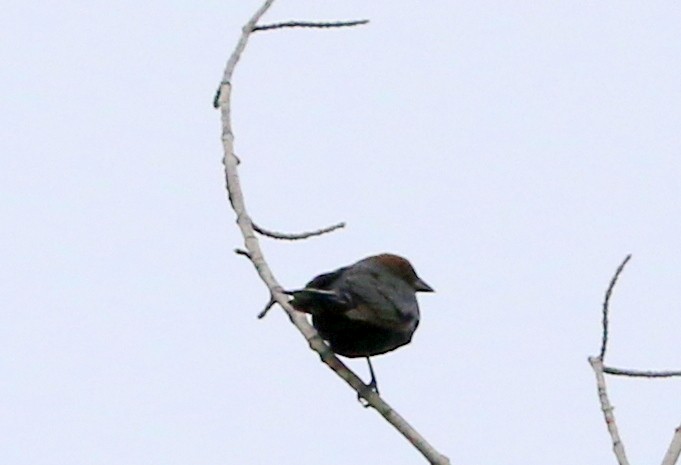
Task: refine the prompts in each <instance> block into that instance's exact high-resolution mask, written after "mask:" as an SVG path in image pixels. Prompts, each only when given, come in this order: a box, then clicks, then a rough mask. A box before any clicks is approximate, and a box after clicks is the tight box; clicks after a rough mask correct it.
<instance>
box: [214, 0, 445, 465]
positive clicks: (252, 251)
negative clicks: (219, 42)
mask: <svg viewBox="0 0 681 465" xmlns="http://www.w3.org/2000/svg"><path fill="white" fill-rule="evenodd" d="M273 1H274V0H267V1H265V3H263V5H262V6H261V7H260V8H259V9H258V11H256V13H255V14H254V15H253V17H252V18H251V19H250V20H249V21H248V23H246V25H245V26H244V27H243V30H242V34H241V38H240V39H239V42H238V43H237V46H236V48H235V50H234V52H233V53H232V55H231V56H230V58H229V60H228V61H227V66H226V67H225V72H224V75H223V78H222V81H221V84H220V89H219V91H218V94H217V95H216V102H215V103H216V104H217V106H218V107H219V108H220V116H221V119H222V145H223V151H224V157H223V159H222V162H223V164H224V167H225V180H226V186H227V192H228V194H229V201H230V203H231V205H232V208H233V209H234V212H235V213H236V219H237V225H238V227H239V229H240V230H241V234H242V235H243V238H244V246H245V249H246V251H247V252H248V258H249V259H250V261H251V262H252V263H253V266H254V267H255V269H256V271H257V272H258V275H259V276H260V279H262V281H263V282H264V283H265V285H266V286H267V288H268V289H269V290H270V292H271V294H272V299H273V300H274V301H276V303H278V304H279V305H281V307H282V308H283V309H284V311H286V314H287V315H288V317H289V319H290V320H291V322H292V323H293V324H294V325H295V327H296V328H297V329H298V331H300V333H301V334H302V335H303V337H304V338H305V340H307V343H308V344H309V346H310V348H312V350H314V351H315V352H317V353H318V354H319V357H320V358H321V359H322V361H323V362H324V363H325V364H326V365H327V366H328V367H329V368H331V369H332V370H333V371H334V372H336V374H337V375H338V376H340V377H341V378H342V379H343V380H344V381H345V382H346V383H348V384H349V385H350V386H351V387H352V388H353V389H354V390H355V391H356V392H357V393H358V394H359V395H361V396H362V397H363V398H364V399H366V400H367V402H368V403H369V404H370V405H371V406H372V407H373V408H374V409H376V410H377V411H378V412H379V413H380V414H381V415H382V416H383V417H384V418H385V419H386V420H387V421H388V422H389V423H390V424H391V425H393V426H394V427H395V428H396V429H397V430H398V431H399V432H400V433H401V434H402V435H403V436H404V437H405V438H407V440H409V441H410V442H411V443H412V444H413V445H414V447H416V449H418V450H419V452H421V453H422V454H423V455H424V457H426V459H428V461H429V462H430V463H432V464H449V459H448V458H447V457H445V456H444V455H442V454H440V453H439V452H438V451H437V450H435V448H433V446H431V445H430V444H429V443H428V442H427V441H426V439H425V438H424V437H423V436H421V435H420V434H419V433H418V432H417V431H416V430H415V429H414V428H413V427H412V426H411V425H410V424H409V423H407V421H406V420H405V419H404V418H402V417H401V416H400V415H399V414H398V413H397V412H396V411H395V410H393V409H392V407H390V405H388V404H387V403H386V402H385V401H383V399H382V398H381V397H379V396H378V395H377V394H376V393H375V392H373V391H372V390H371V389H370V388H369V386H367V385H365V384H364V383H363V382H362V380H361V379H360V378H359V377H358V376H357V375H355V374H354V373H353V372H352V371H350V370H349V369H348V368H347V367H346V366H345V364H343V362H341V361H340V360H339V359H338V357H336V356H335V354H334V353H333V352H332V351H331V349H330V348H329V346H327V345H326V343H325V342H324V341H323V340H322V338H321V337H320V336H319V334H318V333H317V331H315V329H314V328H313V327H312V326H310V324H309V323H308V322H307V318H306V317H305V315H304V314H303V313H301V312H298V311H296V310H294V309H293V307H291V305H289V303H288V301H289V297H288V296H287V295H286V294H285V293H284V292H283V291H282V288H281V286H280V285H279V283H278V282H277V280H276V278H275V277H274V275H273V274H272V271H271V270H270V267H269V265H268V264H267V262H266V261H265V257H264V256H263V253H262V250H261V248H260V243H259V241H258V238H257V237H256V235H255V230H254V229H253V223H252V221H251V218H250V217H249V215H248V212H247V210H246V205H245V202H244V197H243V192H242V189H241V182H240V180H239V175H238V171H237V164H238V163H237V159H236V157H235V155H234V133H233V132H232V121H231V114H230V111H231V104H230V102H231V79H232V74H233V72H234V68H235V66H236V64H237V62H238V61H239V58H240V56H241V54H242V53H243V51H244V49H245V47H246V43H247V42H248V38H249V37H250V35H251V33H252V32H253V30H254V29H255V27H256V26H255V25H256V24H257V22H258V21H259V20H260V18H261V17H262V15H264V14H265V12H266V11H267V10H268V9H269V8H270V6H271V5H272V3H273Z"/></svg>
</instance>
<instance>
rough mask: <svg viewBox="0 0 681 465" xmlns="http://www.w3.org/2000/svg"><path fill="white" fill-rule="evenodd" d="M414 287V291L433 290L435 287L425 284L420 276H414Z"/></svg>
mask: <svg viewBox="0 0 681 465" xmlns="http://www.w3.org/2000/svg"><path fill="white" fill-rule="evenodd" d="M414 289H415V290H416V292H435V289H433V288H432V287H430V286H429V285H428V284H426V282H425V281H424V280H422V279H421V278H416V282H415V283H414Z"/></svg>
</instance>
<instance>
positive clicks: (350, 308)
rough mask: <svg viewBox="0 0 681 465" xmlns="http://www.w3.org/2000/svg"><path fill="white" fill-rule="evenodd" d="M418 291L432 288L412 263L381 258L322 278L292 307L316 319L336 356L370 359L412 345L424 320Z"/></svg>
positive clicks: (297, 294) (387, 256) (296, 296)
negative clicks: (420, 320)
mask: <svg viewBox="0 0 681 465" xmlns="http://www.w3.org/2000/svg"><path fill="white" fill-rule="evenodd" d="M419 291H420V292H433V289H432V288H431V287H430V286H429V285H428V284H426V283H425V282H424V281H423V280H422V279H421V278H419V277H418V276H417V274H416V272H415V271H414V268H413V267H412V266H411V264H410V263H409V261H407V260H406V259H404V258H402V257H399V256H397V255H392V254H381V255H375V256H372V257H368V258H365V259H363V260H360V261H359V262H357V263H355V264H354V265H350V266H346V267H343V268H340V269H338V270H336V271H332V272H330V273H325V274H322V275H319V276H317V277H316V278H314V279H313V280H312V281H310V282H309V283H307V285H306V286H305V288H304V289H301V290H298V291H292V292H291V295H292V296H293V300H291V305H292V306H293V307H294V308H295V309H296V310H299V311H301V312H305V313H309V314H311V315H312V324H313V326H314V327H315V328H316V329H317V331H318V332H319V334H320V336H321V337H322V338H323V339H325V340H326V341H327V342H328V343H329V345H330V346H331V350H333V351H334V352H335V353H337V354H339V355H343V356H346V357H367V358H368V357H370V356H372V355H379V354H383V353H386V352H389V351H391V350H395V349H397V348H398V347H401V346H403V345H405V344H408V343H409V342H410V341H411V338H412V336H413V334H414V331H416V328H417V327H418V324H419V318H420V314H419V307H418V303H417V301H416V292H419ZM369 363H370V364H371V362H369ZM370 368H371V365H370ZM372 377H373V374H372ZM373 385H374V387H375V380H374V381H373Z"/></svg>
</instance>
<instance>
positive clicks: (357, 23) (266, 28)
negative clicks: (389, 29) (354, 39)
mask: <svg viewBox="0 0 681 465" xmlns="http://www.w3.org/2000/svg"><path fill="white" fill-rule="evenodd" d="M368 22H369V20H368V19H359V20H355V21H333V22H326V21H286V22H283V23H273V24H263V25H262V26H255V27H254V28H253V32H256V31H269V30H271V29H284V28H287V27H312V28H321V29H324V28H332V27H351V26H360V25H362V24H367V23H368Z"/></svg>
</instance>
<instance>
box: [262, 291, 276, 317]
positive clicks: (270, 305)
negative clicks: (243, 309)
mask: <svg viewBox="0 0 681 465" xmlns="http://www.w3.org/2000/svg"><path fill="white" fill-rule="evenodd" d="M276 303H277V300H276V299H275V298H274V296H273V295H270V300H269V302H267V305H265V308H263V310H262V311H261V312H260V313H258V319H261V318H263V317H264V316H265V315H267V312H269V311H270V308H272V307H274V304H276Z"/></svg>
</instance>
